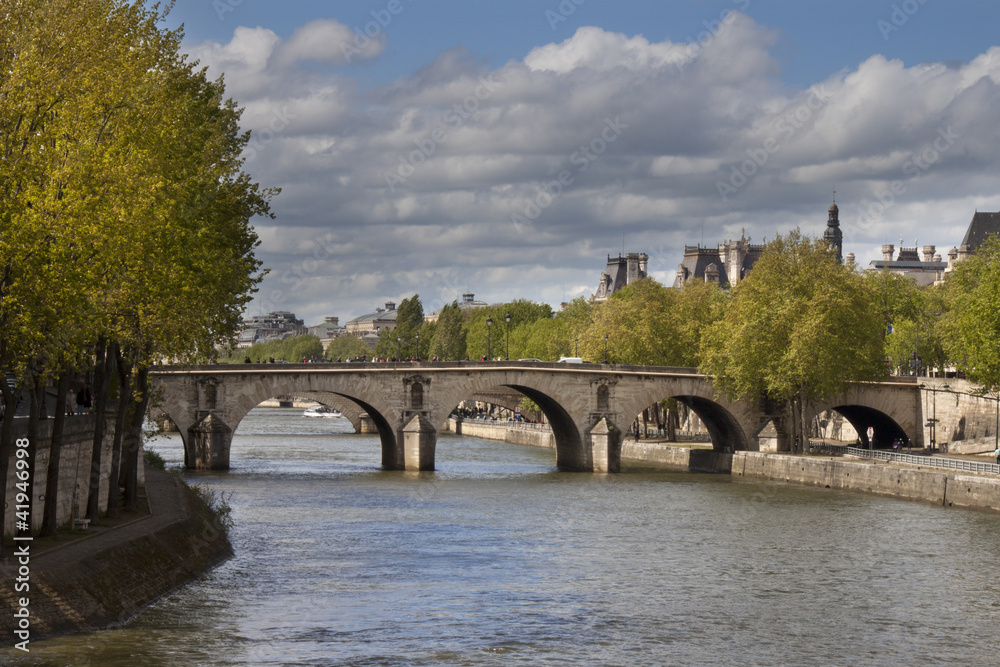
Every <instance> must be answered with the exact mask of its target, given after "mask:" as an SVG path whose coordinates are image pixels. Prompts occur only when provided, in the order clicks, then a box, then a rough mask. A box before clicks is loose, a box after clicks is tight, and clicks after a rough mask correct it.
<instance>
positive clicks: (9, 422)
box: [0, 378, 20, 556]
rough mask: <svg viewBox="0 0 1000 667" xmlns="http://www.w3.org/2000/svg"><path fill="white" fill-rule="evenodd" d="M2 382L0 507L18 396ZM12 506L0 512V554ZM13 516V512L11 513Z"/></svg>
mask: <svg viewBox="0 0 1000 667" xmlns="http://www.w3.org/2000/svg"><path fill="white" fill-rule="evenodd" d="M0 383H2V388H3V390H2V393H3V405H4V411H3V414H4V418H3V424H2V425H0V498H3V499H4V502H3V503H0V507H4V506H5V505H6V498H7V478H8V476H9V475H10V459H11V457H12V456H13V455H14V412H15V411H16V410H17V401H18V398H19V396H20V392H19V391H18V388H17V387H15V388H11V387H8V386H7V380H6V378H0ZM8 509H9V510H13V509H14V508H12V507H11V508H4V509H3V512H2V514H0V556H2V555H3V551H4V550H3V536H4V535H6V534H7V526H8V524H7V515H8V513H9V512H8V511H7V510H8ZM11 516H13V514H11Z"/></svg>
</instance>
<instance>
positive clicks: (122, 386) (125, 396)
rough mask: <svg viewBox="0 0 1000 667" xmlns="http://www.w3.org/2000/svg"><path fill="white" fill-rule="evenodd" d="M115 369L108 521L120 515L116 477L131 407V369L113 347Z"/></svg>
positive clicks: (119, 470) (119, 494) (116, 348)
mask: <svg viewBox="0 0 1000 667" xmlns="http://www.w3.org/2000/svg"><path fill="white" fill-rule="evenodd" d="M115 362H116V363H115V367H116V369H117V371H118V411H117V413H116V414H115V434H114V444H113V445H112V447H111V473H110V474H109V475H108V511H107V512H106V513H105V516H107V517H108V518H109V519H117V518H118V517H119V516H120V515H121V493H120V492H119V490H118V489H119V487H118V477H119V475H120V472H121V456H122V437H123V436H124V432H125V416H126V414H127V413H128V411H129V409H130V408H131V407H132V391H131V387H130V385H131V379H132V372H131V371H132V369H131V368H130V367H128V366H126V364H125V359H124V358H123V357H122V352H121V348H120V347H118V346H115Z"/></svg>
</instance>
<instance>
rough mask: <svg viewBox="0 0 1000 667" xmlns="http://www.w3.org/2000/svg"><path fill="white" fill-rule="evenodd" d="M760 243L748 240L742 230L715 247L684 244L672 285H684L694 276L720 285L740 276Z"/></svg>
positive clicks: (760, 247) (753, 259)
mask: <svg viewBox="0 0 1000 667" xmlns="http://www.w3.org/2000/svg"><path fill="white" fill-rule="evenodd" d="M763 250H764V246H763V245H760V244H754V243H751V242H750V239H748V238H747V237H746V233H745V232H741V233H740V238H739V239H737V240H735V241H724V242H722V243H720V244H719V245H718V246H716V247H702V246H700V245H697V246H692V245H689V246H684V259H683V260H682V261H681V264H680V266H678V267H677V277H676V278H675V279H674V287H676V288H681V287H684V285H686V284H687V283H688V282H690V281H692V280H694V279H696V278H697V279H701V280H704V281H705V282H707V283H717V284H718V285H720V286H722V287H729V286H730V285H735V284H736V283H738V282H739V281H741V280H743V278H745V277H746V275H747V273H749V271H750V269H752V268H753V265H754V264H755V263H756V262H757V259H758V258H759V257H760V254H761V252H763Z"/></svg>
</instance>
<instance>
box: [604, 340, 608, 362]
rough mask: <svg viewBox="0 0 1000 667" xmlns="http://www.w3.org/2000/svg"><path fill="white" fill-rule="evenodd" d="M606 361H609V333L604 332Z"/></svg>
mask: <svg viewBox="0 0 1000 667" xmlns="http://www.w3.org/2000/svg"><path fill="white" fill-rule="evenodd" d="M604 363H608V334H604Z"/></svg>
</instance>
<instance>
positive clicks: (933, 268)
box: [865, 239, 948, 285]
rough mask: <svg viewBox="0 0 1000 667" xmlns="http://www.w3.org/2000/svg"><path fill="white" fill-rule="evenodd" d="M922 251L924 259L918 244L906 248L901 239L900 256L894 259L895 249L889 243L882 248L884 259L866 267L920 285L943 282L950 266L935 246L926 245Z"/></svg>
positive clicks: (868, 269)
mask: <svg viewBox="0 0 1000 667" xmlns="http://www.w3.org/2000/svg"><path fill="white" fill-rule="evenodd" d="M921 250H922V252H923V257H922V258H921V257H920V255H919V254H917V245H916V242H914V244H913V247H911V248H904V247H903V240H902V239H900V240H899V254H898V255H897V256H896V258H895V259H893V253H894V252H895V247H894V246H893V245H892V244H891V243H887V244H885V245H883V246H882V259H881V260H874V261H872V262H871V263H869V264H868V266H867V267H865V270H866V271H883V270H888V271H892V272H893V273H898V274H900V275H904V276H906V277H907V278H909V279H911V280H913V281H914V282H915V283H916V284H918V285H933V284H934V283H935V282H937V281H939V280H941V278H942V276H943V275H944V272H945V270H946V269H947V268H948V264H947V263H946V262H942V261H941V255H939V254H937V253H935V246H932V245H925V246H924V247H923V248H921Z"/></svg>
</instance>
